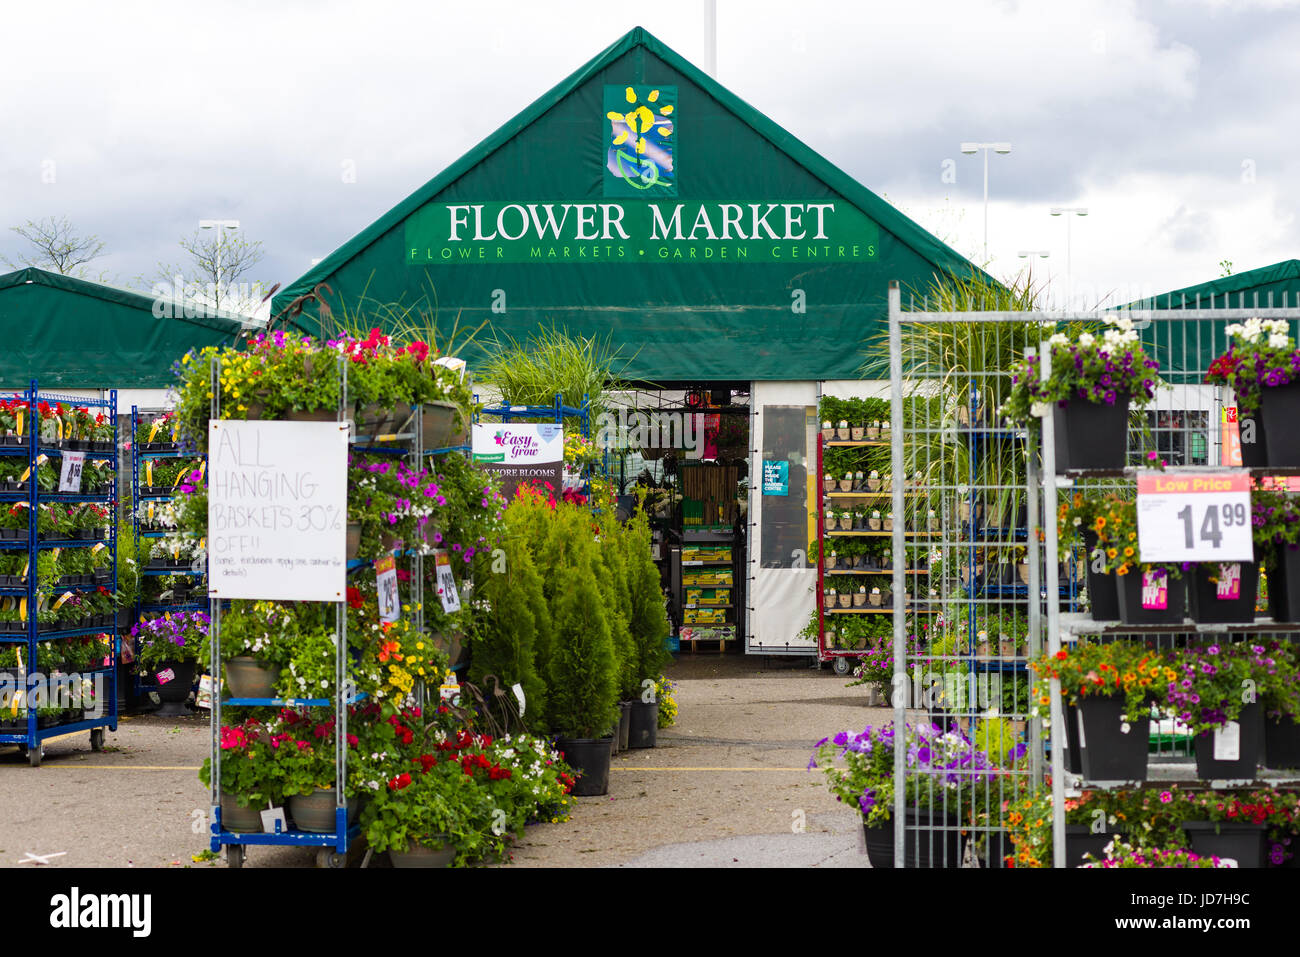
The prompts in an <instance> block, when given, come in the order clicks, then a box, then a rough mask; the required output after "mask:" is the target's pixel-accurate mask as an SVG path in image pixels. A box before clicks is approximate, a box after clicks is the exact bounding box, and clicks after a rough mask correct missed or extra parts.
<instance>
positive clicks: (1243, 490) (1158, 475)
mask: <svg viewBox="0 0 1300 957" xmlns="http://www.w3.org/2000/svg"><path fill="white" fill-rule="evenodd" d="M1137 523H1138V553H1139V556H1140V558H1141V560H1142V561H1143V562H1201V561H1223V562H1251V561H1254V560H1255V547H1254V542H1253V540H1252V537H1251V524H1250V475H1249V473H1247V472H1245V471H1240V472H1237V471H1224V472H1179V471H1169V472H1144V473H1141V474H1139V475H1138V487H1137Z"/></svg>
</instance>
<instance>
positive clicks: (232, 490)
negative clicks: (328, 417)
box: [208, 420, 348, 601]
mask: <svg viewBox="0 0 1300 957" xmlns="http://www.w3.org/2000/svg"><path fill="white" fill-rule="evenodd" d="M347 454H348V433H347V426H346V425H345V424H343V423H338V422H281V421H270V420H265V421H264V420H253V421H248V422H243V421H238V420H219V421H218V420H214V421H212V422H210V423H209V428H208V459H209V461H208V579H209V593H210V594H211V595H214V596H218V597H221V598H272V599H279V600H282V601H342V600H343V598H344V593H345V590H346V576H347Z"/></svg>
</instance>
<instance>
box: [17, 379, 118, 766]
mask: <svg viewBox="0 0 1300 957" xmlns="http://www.w3.org/2000/svg"><path fill="white" fill-rule="evenodd" d="M107 396H108V397H107V398H101V399H88V398H84V397H81V396H74V395H65V394H62V393H57V392H41V391H40V390H39V388H38V385H37V382H36V381H35V380H33V381H32V383H31V386H30V388H29V389H27V390H26V391H24V392H20V393H11V394H10V396H9V399H10V400H12V401H17V402H19V403H20V404H21V405H22V407H23V408H24V411H25V419H26V434H25V435H21V437H20V438H19V439H18V441H17V442H16V443H15V444H8V445H3V446H0V456H4V457H5V458H7V459H12V458H18V459H20V460H24V461H25V462H26V465H27V471H26V473H25V476H24V478H23V479H22V480H20V482H19V483H17V484H22V483H23V482H25V483H26V487H25V488H19V489H11V490H7V491H3V492H0V503H9V504H14V503H22V504H24V505H26V507H27V523H28V524H27V529H26V533H25V535H23V536H22V537H20V538H8V539H3V540H0V550H3V551H4V553H5V554H9V553H11V552H13V551H21V552H25V553H26V556H27V563H26V569H27V570H26V572H25V573H24V574H23V575H22V576H10V578H9V581H10V584H9V585H7V586H5V587H2V588H0V596H5V597H7V598H10V599H15V600H18V601H20V602H21V609H22V612H23V614H21V620H20V621H19V622H15V623H12V624H16V625H17V626H18V628H19V630H18V631H13V630H11V631H8V632H4V633H0V643H2V644H5V645H9V646H15V645H16V646H18V647H19V648H21V649H22V665H21V666H20V667H19V668H17V669H14V671H13V673H12V674H11V675H10V678H11V679H16V687H12V686H11V687H10V689H9V691H10V700H9V701H7V702H6V703H5V704H6V708H5V709H3V710H8V711H9V712H10V715H11V716H13V715H16V713H17V710H18V702H19V700H20V699H19V697H18V695H15V694H13V692H15V691H17V692H19V693H20V694H21V700H22V702H23V703H24V705H25V706H26V712H27V713H26V716H25V717H24V718H23V719H21V720H20V721H18V722H17V723H16V724H10V725H5V726H4V727H3V728H0V744H16V745H18V746H19V748H20V749H21V750H23V751H25V752H26V754H27V758H28V762H29V763H30V764H31V766H32V767H39V766H40V764H41V758H42V757H43V755H44V742H45V741H46V740H47V739H49V738H54V737H61V736H63V735H67V734H72V733H74V732H77V731H89V732H90V744H91V748H92V749H93V750H95V751H101V750H103V747H104V729H105V728H108V729H109V730H110V731H116V730H117V721H118V711H117V661H118V657H119V654H120V648H119V643H118V639H117V637H116V634H115V633H116V630H117V629H116V616H115V615H112V616H106V617H110V618H111V619H112V620H111V621H109V622H104V621H93V620H92V621H90V622H86V621H84V620H83V623H82V624H81V625H80V626H78V627H71V628H67V627H53V628H51V627H48V625H49V624H52V623H49V622H41V621H39V620H38V614H39V612H38V609H39V608H40V607H41V601H42V594H41V589H40V587H39V586H40V583H39V581H38V572H37V570H38V567H39V565H40V562H39V558H40V556H41V555H42V553H46V554H48V553H50V552H53V553H54V554H55V555H56V556H57V554H58V553H59V552H60V551H62V550H64V549H73V548H76V549H80V548H90V549H96V550H98V549H101V548H106V549H107V550H108V552H109V562H108V571H107V572H101V571H96V572H94V573H93V574H91V575H89V576H86V575H81V576H78V578H79V581H77V582H75V583H72V582H68V581H67V579H66V577H65V578H62V579H60V580H59V582H58V583H57V587H58V588H61V589H63V590H64V594H65V596H66V595H72V594H83V593H85V592H88V591H94V590H97V589H99V588H101V587H103V588H108V589H109V590H110V591H111V592H114V593H115V592H116V591H117V523H116V521H113V522H110V523H109V524H108V527H107V528H106V529H105V530H104V531H103V533H102V536H101V535H100V534H98V533H93V534H95V537H93V538H53V537H49V536H48V535H46V534H44V533H42V532H41V531H40V530H39V528H38V515H39V506H41V505H50V504H55V503H58V504H62V505H86V504H97V505H105V506H108V507H109V509H110V510H111V509H112V508H113V507H114V506H115V503H116V501H117V489H118V485H117V482H118V475H117V451H116V450H117V444H118V442H117V390H116V389H114V390H110V391H109V392H108V393H107ZM50 403H54V404H56V405H57V404H59V403H62V404H64V405H67V406H71V407H77V408H84V409H88V410H98V412H99V414H102V415H104V416H105V417H106V418H107V419H109V420H110V421H112V423H113V439H112V441H111V442H106V443H95V442H86V441H81V442H78V441H76V440H71V439H66V438H64V437H63V435H62V426H61V425H60V429H59V434H58V435H57V436H53V435H45V434H43V433H44V430H43V429H42V427H41V421H42V420H41V417H40V412H39V410H40V407H41V405H43V404H50ZM105 446H106V447H105ZM69 452H75V453H77V454H80V455H82V456H83V457H84V462H85V463H89V464H90V465H91V467H92V468H93V469H94V470H95V471H98V472H102V471H104V470H107V471H108V472H109V473H110V475H111V479H110V483H109V488H108V490H107V491H102V492H95V493H82V492H64V491H58V490H55V491H42V490H41V488H40V483H39V481H38V472H39V468H40V466H41V465H43V464H46V463H48V462H50V461H51V460H58V461H60V463H61V462H62V459H63V457H64V455H65V454H66V453H69ZM83 483H84V472H83V474H82V477H81V478H80V479H78V484H79V486H80V485H81V484H83ZM15 577H20V578H22V579H23V581H21V583H15V582H13V578H15ZM87 579H89V580H87ZM101 634H107V635H110V636H111V640H110V642H109V654H108V656H107V657H106V658H105V659H104V660H103V661H102V662H101V664H100V666H99V667H96V668H92V669H90V670H89V671H88V672H83V673H81V674H79V675H78V676H76V677H77V678H80V679H88V680H89V681H90V682H91V685H92V687H94V689H95V693H94V700H95V704H94V706H93V707H92V708H90V709H86V708H84V707H82V708H80V709H79V710H81V711H82V712H83V714H82V717H81V718H80V719H73V720H67V719H66V715H67V713H68V712H65V715H64V718H65V719H64V720H57V719H56V720H48V719H45V718H41V717H40V716H38V713H37V707H36V706H34V705H39V704H40V703H43V702H44V701H45V700H47V698H49V697H53V698H54V700H58V698H59V697H60V696H61V694H62V693H63V692H62V689H63V688H67V689H68V690H69V691H70V692H73V693H74V697H73V699H72V700H73V702H74V703H75V702H76V701H77V700H78V697H77V696H80V695H81V694H82V690H81V689H82V688H83V687H84V685H80V684H79V685H78V686H77V687H76V688H73V687H72V685H71V684H70V683H69V682H70V681H71V680H72V679H73V676H71V675H62V676H61V675H60V673H59V672H58V671H57V669H54V668H51V667H50V665H53V664H56V663H57V662H54V661H51V659H50V655H49V652H48V648H49V646H50V643H51V642H53V641H57V640H60V639H64V638H75V637H81V636H88V635H101ZM83 704H84V702H83ZM3 720H4V718H3V717H0V721H3Z"/></svg>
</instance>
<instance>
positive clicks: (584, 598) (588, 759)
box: [548, 506, 618, 797]
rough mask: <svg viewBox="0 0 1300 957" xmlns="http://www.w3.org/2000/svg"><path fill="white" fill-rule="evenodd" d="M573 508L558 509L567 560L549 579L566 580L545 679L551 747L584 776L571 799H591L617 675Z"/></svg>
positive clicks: (606, 747) (606, 752) (586, 537)
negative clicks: (553, 738)
mask: <svg viewBox="0 0 1300 957" xmlns="http://www.w3.org/2000/svg"><path fill="white" fill-rule="evenodd" d="M577 511H578V510H577V509H576V508H575V507H572V506H569V507H565V506H560V507H559V508H557V509H556V510H555V512H556V515H557V521H558V522H559V523H561V526H560V528H559V529H557V531H560V532H561V533H562V537H564V538H566V539H569V542H568V545H569V547H570V549H571V551H570V557H571V559H572V561H571V562H570V563H569V564H568V566H567V567H564V566H557V567H555V568H554V569H553V572H554V574H556V575H558V576H561V577H563V578H564V579H565V586H564V587H563V588H562V589H558V590H557V592H556V595H555V599H554V601H553V603H552V608H551V614H552V629H553V632H554V640H553V641H552V643H551V660H550V674H549V679H550V680H549V682H548V689H549V699H550V700H549V706H548V707H549V716H550V725H551V730H552V731H555V732H556V733H557V734H558V737H557V738H556V746H557V747H558V748H559V749H560V751H561V752H563V754H564V756H565V760H566V761H567V762H568V763H569V764H570V765H571V766H572V767H573V768H574V769H575V770H577V771H579V772H581V775H582V776H581V777H580V778H579V779H578V783H577V784H576V785H575V786H574V792H573V793H574V794H576V795H579V796H581V797H592V796H595V795H600V794H605V793H606V792H607V791H608V790H609V759H610V748H611V746H612V741H611V739H612V737H613V736H612V735H611V734H610V733H609V732H610V728H611V727H613V726H614V722H615V720H616V719H617V713H618V673H617V662H616V660H615V657H614V639H613V636H612V634H611V633H610V625H609V614H608V610H607V609H606V607H605V605H604V601H603V596H602V594H601V591H600V586H599V585H598V584H597V582H596V564H597V563H598V562H599V561H600V559H599V557H598V556H596V555H594V554H593V550H594V549H595V548H596V547H597V545H596V543H595V542H594V541H592V540H591V536H590V532H589V531H588V526H587V524H586V523H587V522H588V521H589V519H588V518H587V517H586V516H585V514H584V515H583V516H579V517H578V521H577V522H576V523H575V522H574V521H573V517H574V516H570V515H566V514H563V513H567V512H575V513H576V512H577Z"/></svg>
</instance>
